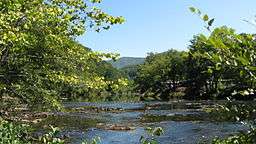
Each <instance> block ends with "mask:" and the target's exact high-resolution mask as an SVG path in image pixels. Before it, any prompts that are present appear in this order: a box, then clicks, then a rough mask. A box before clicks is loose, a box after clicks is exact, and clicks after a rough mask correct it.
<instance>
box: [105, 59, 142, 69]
mask: <svg viewBox="0 0 256 144" xmlns="http://www.w3.org/2000/svg"><path fill="white" fill-rule="evenodd" d="M144 61H145V58H137V57H121V58H120V59H117V60H116V61H113V60H110V61H109V63H111V64H112V65H113V66H114V67H115V68H118V69H121V68H124V67H127V66H130V65H138V64H142V63H144Z"/></svg>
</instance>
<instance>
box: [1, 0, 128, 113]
mask: <svg viewBox="0 0 256 144" xmlns="http://www.w3.org/2000/svg"><path fill="white" fill-rule="evenodd" d="M100 2H101V0H93V1H84V0H76V1H66V0H47V1H43V0H19V1H17V0H3V1H1V2H0V30H1V31H0V35H1V38H0V51H1V53H0V66H1V67H0V94H1V97H2V96H3V95H6V96H8V97H15V98H18V99H19V100H20V102H21V103H25V104H29V106H31V107H39V108H42V109H45V108H46V107H45V106H47V107H48V108H49V106H50V108H60V106H61V105H60V103H59V100H60V97H59V96H60V95H63V93H64V92H65V89H66V88H67V89H72V90H75V91H77V89H76V88H81V87H82V89H100V88H102V87H104V86H105V85H107V83H108V82H105V80H104V78H103V77H102V76H99V75H97V73H95V70H93V68H92V67H91V66H92V65H93V63H94V61H98V62H99V61H102V60H103V59H104V58H105V57H107V58H111V57H114V56H115V55H112V54H101V53H95V52H91V51H88V50H87V49H85V48H84V47H82V46H81V45H79V44H77V42H75V41H74V39H75V38H76V37H77V36H79V35H81V34H83V33H84V32H85V31H86V29H85V27H90V28H93V29H95V30H96V31H97V32H99V31H100V30H101V29H109V28H110V26H111V25H114V24H121V23H123V22H124V19H123V18H122V17H113V16H110V15H108V14H106V13H104V12H103V11H101V10H100V9H99V8H97V7H96V5H95V4H97V3H100ZM38 105H39V106H38Z"/></svg>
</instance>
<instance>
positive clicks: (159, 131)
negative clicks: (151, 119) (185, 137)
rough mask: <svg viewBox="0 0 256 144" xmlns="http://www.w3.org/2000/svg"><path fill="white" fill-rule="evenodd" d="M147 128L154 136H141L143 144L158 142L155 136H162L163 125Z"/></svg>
mask: <svg viewBox="0 0 256 144" xmlns="http://www.w3.org/2000/svg"><path fill="white" fill-rule="evenodd" d="M145 130H146V131H147V132H148V134H149V135H150V137H153V138H151V139H149V138H145V137H144V136H141V138H140V143H141V144H157V143H158V142H157V140H156V139H155V138H154V136H161V135H162V134H163V133H164V130H163V128H161V127H156V128H151V127H147V128H146V129H145Z"/></svg>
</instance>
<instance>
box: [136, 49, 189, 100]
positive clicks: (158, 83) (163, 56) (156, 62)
mask: <svg viewBox="0 0 256 144" xmlns="http://www.w3.org/2000/svg"><path fill="white" fill-rule="evenodd" d="M186 56H187V53H186V52H179V51H176V50H169V51H167V52H164V53H160V54H153V53H151V54H149V56H148V57H147V58H146V60H145V63H144V64H143V65H141V66H139V68H138V75H137V77H136V79H135V83H136V84H137V89H138V91H139V92H140V93H142V94H144V95H145V96H146V97H147V96H148V95H149V96H150V95H152V96H153V97H156V98H158V97H159V96H160V98H161V99H162V100H168V99H169V93H170V92H175V91H176V88H177V87H178V86H179V85H180V83H182V81H183V80H184V72H185V69H184V68H185V67H184V58H185V57H186Z"/></svg>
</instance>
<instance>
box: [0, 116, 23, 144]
mask: <svg viewBox="0 0 256 144" xmlns="http://www.w3.org/2000/svg"><path fill="white" fill-rule="evenodd" d="M27 127H28V126H27V125H15V124H13V123H10V122H7V121H4V120H2V119H0V143H1V144H27V143H28V142H27V141H26V138H27V136H28V129H27Z"/></svg>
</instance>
